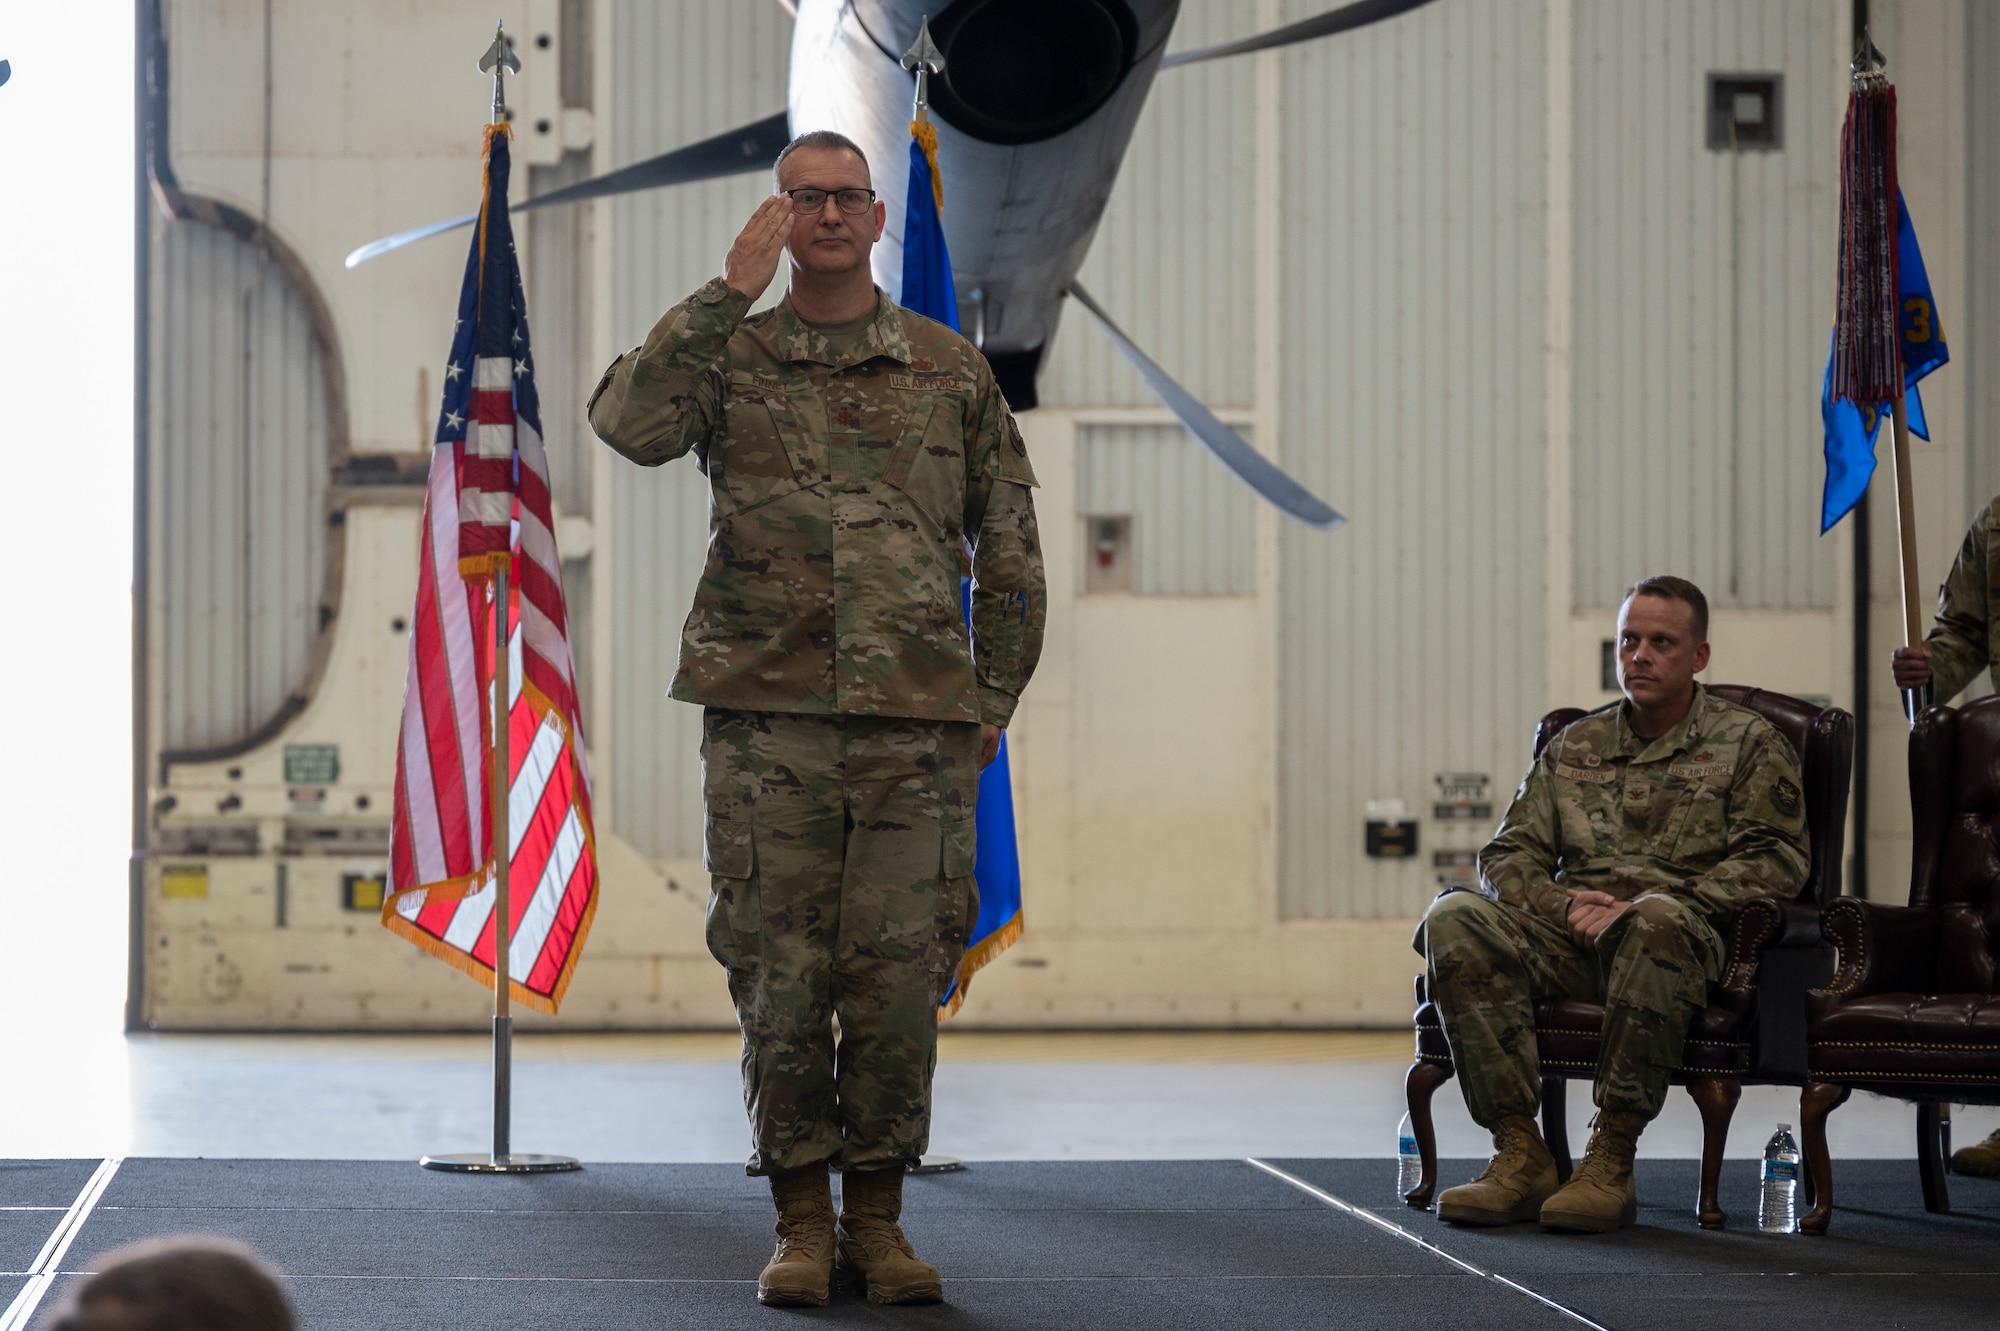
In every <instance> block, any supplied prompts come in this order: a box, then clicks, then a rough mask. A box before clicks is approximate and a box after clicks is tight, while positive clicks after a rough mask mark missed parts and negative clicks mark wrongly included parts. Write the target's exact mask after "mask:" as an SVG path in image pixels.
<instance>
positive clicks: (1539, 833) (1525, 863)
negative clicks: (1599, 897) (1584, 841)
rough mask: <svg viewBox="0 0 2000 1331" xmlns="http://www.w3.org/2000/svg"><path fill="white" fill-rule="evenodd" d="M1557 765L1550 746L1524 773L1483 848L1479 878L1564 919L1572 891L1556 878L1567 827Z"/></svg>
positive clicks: (1490, 888)
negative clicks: (1560, 803) (1559, 808)
mask: <svg viewBox="0 0 2000 1331" xmlns="http://www.w3.org/2000/svg"><path fill="white" fill-rule="evenodd" d="M1550 747H1551V749H1553V747H1554V746H1553V745H1551V746H1550ZM1553 766H1554V759H1553V758H1552V757H1551V756H1550V754H1549V753H1548V752H1544V753H1543V755H1542V756H1541V757H1540V758H1538V759H1536V760H1535V765H1534V766H1533V767H1530V768H1529V769H1528V775H1527V776H1525V777H1523V778H1522V779H1521V788H1520V789H1519V790H1517V791H1515V792H1514V802H1513V803H1512V804H1509V805H1508V806H1507V813H1506V816H1505V817H1503V818H1501V820H1500V830H1499V831H1498V832H1495V833H1494V834H1493V839H1492V840H1491V841H1489V842H1487V843H1486V844H1485V845H1484V846H1482V847H1481V848H1480V851H1479V882H1480V885H1481V886H1482V887H1483V888H1484V889H1485V891H1486V894H1487V895H1488V896H1491V897H1495V898H1497V899H1498V900H1500V901H1504V902H1506V903H1507V904H1508V905H1510V906H1519V907H1520V908H1521V909H1522V910H1526V911H1532V912H1534V913H1535V914H1537V915H1541V916H1545V917H1547V918H1548V919H1551V920H1554V921H1555V922H1556V924H1558V925H1563V924H1566V923H1567V921H1568V919H1569V893H1567V892H1565V891H1564V890H1563V889H1562V887H1561V885H1560V884H1558V883H1557V882H1556V868H1557V864H1558V861H1559V858H1560V853H1559V852H1560V848H1561V844H1562V841H1561V838H1562V830H1561V822H1560V817H1559V814H1558V811H1557V808H1556V789H1555V773H1554V772H1553V770H1552V768H1553Z"/></svg>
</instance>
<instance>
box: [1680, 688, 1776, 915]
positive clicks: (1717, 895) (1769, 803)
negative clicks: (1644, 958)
mask: <svg viewBox="0 0 2000 1331" xmlns="http://www.w3.org/2000/svg"><path fill="white" fill-rule="evenodd" d="M1800 781H1801V776H1800V773H1799V760H1798V756H1797V755H1796V754H1794V753H1793V752H1792V744H1791V741H1790V740H1788V739H1786V738H1785V737H1784V736H1783V735H1781V734H1779V733H1778V731H1777V729H1776V727H1774V726H1771V725H1770V724H1768V723H1761V724H1758V725H1757V726H1755V727H1753V728H1752V730H1751V731H1750V733H1749V734H1748V735H1747V736H1745V737H1744V741H1743V748H1742V751H1741V752H1740V753H1739V754H1738V755H1737V759H1736V774H1735V776H1734V777H1733V778H1732V779H1731V781H1730V783H1729V793H1728V796H1727V798H1728V801H1729V813H1728V819H1727V821H1726V822H1725V824H1724V831H1723V835H1724V838H1725V843H1726V844H1725V846H1724V850H1725V854H1724V857H1723V859H1722V862H1721V863H1719V864H1717V865H1716V866H1715V867H1714V868H1712V869H1710V870H1708V872H1706V873H1704V874H1701V875H1700V876H1698V877H1696V878H1692V879H1690V880H1688V884H1687V886H1686V888H1685V889H1683V895H1685V896H1688V897H1691V898H1693V900H1694V905H1695V909H1696V910H1698V911H1700V912H1701V913H1702V914H1703V915H1704V916H1706V917H1707V919H1708V922H1709V923H1710V924H1711V925H1713V926H1714V927H1715V929H1716V931H1717V932H1718V933H1719V932H1721V931H1722V930H1724V929H1726V928H1727V927H1728V926H1729V922H1730V919H1731V918H1732V917H1733V916H1734V915H1735V914H1736V908H1737V907H1739V906H1741V905H1742V904H1743V903H1744V902H1746V901H1748V900H1750V898H1752V897H1776V898H1778V899H1779V900H1780V901H1790V900H1791V899H1792V898H1793V897H1795V896H1797V895H1798V893H1799V885H1800V884H1801V883H1803V882H1805V880H1806V865H1807V862H1808V859H1807V851H1806V810H1805V796H1804V793H1803V792H1802V791H1801V789H1800ZM1685 839H1686V838H1685V837H1683V838H1682V840H1683V841H1685ZM1675 850H1676V853H1677V854H1678V852H1679V850H1680V847H1679V846H1676V847H1675Z"/></svg>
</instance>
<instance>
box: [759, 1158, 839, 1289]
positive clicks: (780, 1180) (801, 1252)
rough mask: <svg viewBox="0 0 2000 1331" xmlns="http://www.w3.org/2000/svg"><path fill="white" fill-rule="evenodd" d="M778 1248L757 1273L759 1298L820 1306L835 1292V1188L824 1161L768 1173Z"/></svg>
mask: <svg viewBox="0 0 2000 1331" xmlns="http://www.w3.org/2000/svg"><path fill="white" fill-rule="evenodd" d="M771 1200H772V1201H774V1202H776V1203H777V1204H778V1247H777V1250H776V1251H775V1252H773V1253H772V1254H771V1261H770V1263H769V1264H768V1265H767V1266H765V1268H764V1272H763V1274H762V1275H760V1276H758V1277H757V1302H759V1303H775V1304H780V1305H784V1306H789V1307H805V1308H824V1307H826V1301H827V1298H828V1297H829V1296H830V1295H831V1293H832V1291H833V1189H832V1188H831V1187H830V1186H829V1185H828V1183H827V1178H826V1166H825V1165H811V1166H808V1167H807V1168H805V1169H795V1170H793V1171H791V1172H790V1173H788V1174H773V1175H771Z"/></svg>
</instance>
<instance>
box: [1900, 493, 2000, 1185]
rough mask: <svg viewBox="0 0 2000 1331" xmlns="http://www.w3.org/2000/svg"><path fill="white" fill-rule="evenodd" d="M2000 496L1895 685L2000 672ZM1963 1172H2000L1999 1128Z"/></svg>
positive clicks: (1959, 1158) (1964, 680) (1958, 682)
mask: <svg viewBox="0 0 2000 1331" xmlns="http://www.w3.org/2000/svg"><path fill="white" fill-rule="evenodd" d="M1996 612H2000V498H1996V499H1994V500H1993V501H1992V502H1991V503H1989V504H1987V506H1986V508H1985V511H1984V512H1982V513H1981V514H1980V515H1979V516H1978V517H1977V518H1975V519H1973V523H1972V527H1971V529H1970V530H1968V531H1967V532H1966V533H1965V541H1964V542H1963V543H1962V544H1961V545H1960V546H1959V547H1958V558H1957V559H1955V560H1953V561H1952V565H1951V572H1950V573H1947V574H1946V575H1945V579H1944V585H1943V586H1942V587H1940V588H1938V608H1937V618H1936V620H1934V621H1933V623H1932V626H1931V631H1930V632H1929V633H1928V634H1926V635H1925V636H1924V640H1923V641H1922V642H1921V643H1918V644H1917V645H1916V646H1915V647H1898V648H1897V649H1896V655H1895V658H1894V661H1893V664H1892V666H1891V669H1892V671H1893V673H1894V674H1895V676H1896V687H1897V688H1902V689H1917V688H1922V687H1923V686H1924V685H1926V684H1929V685H1930V686H1931V697H1932V698H1934V699H1935V700H1937V701H1938V702H1949V701H1951V700H1952V699H1953V698H1955V697H1957V696H1958V694H1959V692H1960V691H1961V690H1963V689H1964V688H1965V686H1966V685H1968V684H1970V683H1971V682H1972V681H1973V678H1974V677H1975V676H1976V675H1978V674H1979V672H1980V671H1982V670H1986V669H1988V668H1991V669H1993V670H1994V671H1995V674H1996V677H2000V613H1996ZM1951 1167H1952V1168H1953V1169H1954V1170H1956V1171H1958V1172H1959V1173H1961V1174H1976V1175H1978V1176H1979V1177H1981V1178H2000V1132H1995V1133H1993V1134H1992V1135H1990V1136H1989V1137H1987V1138H1986V1140H1985V1141H1982V1142H1976V1143H1974V1144H1973V1145H1971V1146H1961V1147H1960V1148H1959V1149H1958V1150H1956V1151H1953V1152H1952V1153H1951Z"/></svg>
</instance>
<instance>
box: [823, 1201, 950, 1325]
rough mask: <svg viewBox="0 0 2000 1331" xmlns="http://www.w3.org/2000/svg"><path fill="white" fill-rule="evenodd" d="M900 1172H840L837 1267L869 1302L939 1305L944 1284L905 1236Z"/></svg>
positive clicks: (942, 1296)
mask: <svg viewBox="0 0 2000 1331" xmlns="http://www.w3.org/2000/svg"><path fill="white" fill-rule="evenodd" d="M902 1218H903V1171H902V1170H901V1169H895V1168H892V1169H850V1170H848V1171H847V1172H845V1173H844V1174H842V1175H841V1176H840V1265H841V1268H842V1270H843V1271H845V1272H847V1273H849V1274H850V1275H851V1276H852V1277H853V1278H855V1279H858V1280H859V1281H860V1282H861V1283H862V1285H863V1286H864V1287H865V1288H866V1289H867V1291H868V1301H869V1302H870V1303H942V1302H944V1282H943V1281H942V1280H940V1279H939V1278H938V1270H937V1268H936V1267H935V1266H932V1265H931V1264H930V1263H929V1262H925V1261H919V1260H918V1259H917V1254H916V1250H915V1249H913V1248H911V1247H910V1241H909V1240H908V1239H907V1238H905V1237H903V1227H902V1226H901V1225H900V1224H898V1223H897V1222H898V1221H900V1220H901V1219H902Z"/></svg>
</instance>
